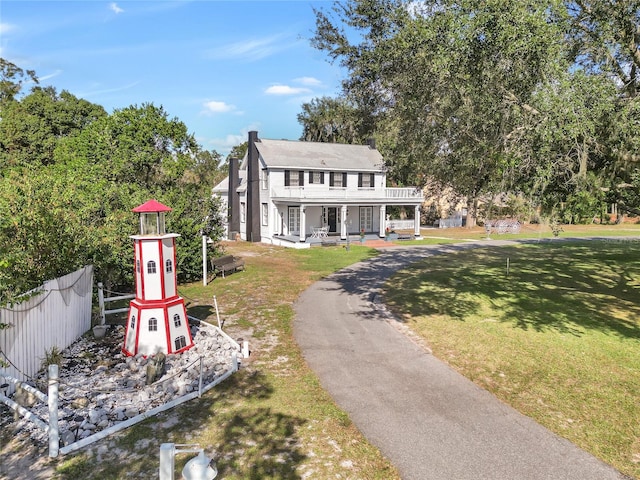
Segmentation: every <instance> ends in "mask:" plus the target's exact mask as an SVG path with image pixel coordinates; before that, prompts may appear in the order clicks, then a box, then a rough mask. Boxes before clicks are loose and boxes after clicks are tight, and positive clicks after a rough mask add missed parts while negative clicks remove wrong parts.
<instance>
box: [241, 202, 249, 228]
mask: <svg viewBox="0 0 640 480" xmlns="http://www.w3.org/2000/svg"><path fill="white" fill-rule="evenodd" d="M246 221H247V207H246V205H245V203H244V202H242V203H240V223H245V222H246Z"/></svg>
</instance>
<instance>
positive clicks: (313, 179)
mask: <svg viewBox="0 0 640 480" xmlns="http://www.w3.org/2000/svg"><path fill="white" fill-rule="evenodd" d="M309 184H310V185H311V184H317V185H323V184H324V172H309Z"/></svg>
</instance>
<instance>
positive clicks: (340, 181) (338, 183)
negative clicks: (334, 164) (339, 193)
mask: <svg viewBox="0 0 640 480" xmlns="http://www.w3.org/2000/svg"><path fill="white" fill-rule="evenodd" d="M329 186H330V187H336V188H344V187H346V186H347V174H346V172H343V173H340V172H330V173H329Z"/></svg>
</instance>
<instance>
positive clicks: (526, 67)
mask: <svg viewBox="0 0 640 480" xmlns="http://www.w3.org/2000/svg"><path fill="white" fill-rule="evenodd" d="M315 14H316V31H315V35H314V37H313V39H312V44H313V45H314V46H315V47H317V48H318V49H320V50H322V51H324V52H326V53H327V55H328V56H329V58H330V59H331V60H332V61H335V62H339V63H340V65H341V66H342V67H344V68H345V69H346V71H347V77H346V78H345V79H344V81H343V94H342V99H337V100H335V101H336V102H338V101H340V102H343V103H346V104H348V105H352V106H353V108H354V110H355V111H357V112H358V116H359V118H358V124H359V125H361V126H364V127H365V128H364V130H366V132H365V135H371V136H375V137H376V140H377V144H378V146H379V148H380V149H381V151H382V153H383V154H384V156H385V159H386V161H387V164H388V165H387V166H388V168H389V176H390V178H391V179H392V180H393V181H395V182H396V183H400V184H416V185H420V186H422V185H425V184H426V183H427V182H428V181H431V180H434V179H435V180H436V181H438V182H440V183H441V184H443V185H450V186H451V187H453V188H455V189H456V191H457V192H459V193H461V194H463V195H464V196H466V197H467V198H468V199H469V200H470V203H471V205H470V206H473V205H472V204H473V202H474V201H475V200H476V199H478V198H480V197H485V198H492V197H493V195H495V194H496V193H499V192H501V193H515V194H519V195H525V196H526V197H527V198H529V200H530V202H531V203H532V204H533V205H534V206H536V207H540V208H541V209H542V211H543V212H546V213H547V214H550V215H551V214H554V212H555V211H556V210H557V209H558V208H560V206H562V208H567V207H566V206H567V205H568V204H571V203H572V201H573V200H572V199H574V200H575V199H576V198H585V197H588V198H589V199H590V200H593V199H596V200H597V201H595V202H588V203H589V204H590V205H591V206H592V209H595V211H597V209H598V208H601V206H602V202H603V201H605V200H606V201H618V203H619V204H620V205H622V203H621V198H622V197H621V195H622V193H621V191H620V188H619V185H625V188H626V189H627V190H628V188H630V187H629V185H632V184H633V183H632V182H631V181H630V180H631V179H632V178H633V176H634V175H635V172H636V171H637V162H638V158H637V151H638V146H639V145H638V137H637V135H636V134H635V132H637V127H638V122H639V121H640V116H639V113H640V110H639V108H638V103H637V102H638V100H637V98H638V96H637V89H638V75H639V73H638V72H639V71H640V70H638V67H640V62H639V60H640V50H639V46H640V2H638V1H632V0H618V1H615V2H609V1H605V0H592V1H586V0H580V1H562V0H547V2H538V1H523V2H504V1H502V0H488V1H487V0H462V1H460V0H423V1H419V2H414V1H405V0H346V1H344V2H336V3H334V4H333V6H332V7H331V8H330V9H319V10H316V11H315ZM315 105H322V99H320V100H314V101H312V102H311V103H309V104H306V105H305V106H304V107H303V114H301V115H300V116H299V117H298V118H299V121H300V122H301V123H302V124H303V127H304V128H305V132H306V131H307V130H313V129H316V130H318V129H317V127H316V123H317V122H318V119H322V124H323V125H331V124H332V121H336V122H338V123H340V120H341V117H340V115H339V113H338V112H337V111H336V110H335V109H334V110H333V111H331V110H329V113H328V114H327V113H326V112H327V110H325V111H323V112H322V115H321V114H320V113H318V114H316V115H309V114H308V112H309V111H312V110H311V108H310V107H312V106H315ZM332 116H333V118H331V117H332ZM604 191H606V192H608V193H607V195H603V194H602V192H604ZM625 198H627V199H628V198H630V196H629V192H628V191H627V192H626V193H625ZM574 203H575V202H574ZM578 203H580V202H578ZM582 203H584V202H582ZM627 207H628V205H627ZM570 217H571V218H572V219H576V218H577V217H582V218H585V215H584V214H581V215H575V216H573V215H571V216H570ZM586 217H587V218H588V215H587V216H586Z"/></svg>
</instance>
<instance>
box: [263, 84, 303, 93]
mask: <svg viewBox="0 0 640 480" xmlns="http://www.w3.org/2000/svg"><path fill="white" fill-rule="evenodd" d="M310 92H311V90H309V89H308V88H304V87H290V86H289V85H272V86H270V87H269V88H267V89H266V90H265V91H264V93H266V94H267V95H300V94H303V93H310Z"/></svg>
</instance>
